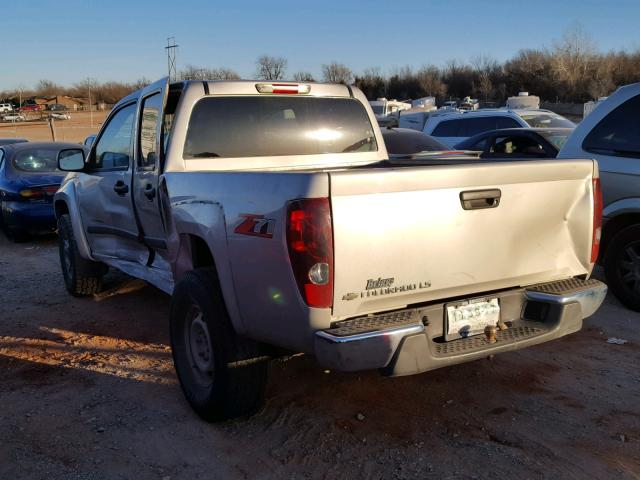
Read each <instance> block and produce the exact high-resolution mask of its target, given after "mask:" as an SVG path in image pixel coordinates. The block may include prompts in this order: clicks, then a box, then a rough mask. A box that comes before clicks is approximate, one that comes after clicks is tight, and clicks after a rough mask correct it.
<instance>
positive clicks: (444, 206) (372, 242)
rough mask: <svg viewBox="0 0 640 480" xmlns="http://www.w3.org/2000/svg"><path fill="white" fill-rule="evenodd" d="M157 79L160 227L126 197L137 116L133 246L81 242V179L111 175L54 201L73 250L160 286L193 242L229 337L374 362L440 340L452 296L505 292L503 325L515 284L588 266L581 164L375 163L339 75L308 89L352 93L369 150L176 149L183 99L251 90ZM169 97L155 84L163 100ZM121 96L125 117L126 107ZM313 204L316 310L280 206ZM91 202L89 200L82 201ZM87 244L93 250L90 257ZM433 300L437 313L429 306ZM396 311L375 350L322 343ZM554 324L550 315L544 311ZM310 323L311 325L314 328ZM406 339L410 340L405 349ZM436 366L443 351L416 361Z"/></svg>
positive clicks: (89, 221)
mask: <svg viewBox="0 0 640 480" xmlns="http://www.w3.org/2000/svg"><path fill="white" fill-rule="evenodd" d="M166 88H168V87H166V86H163V84H162V83H158V84H154V85H152V86H150V87H148V88H147V89H145V90H144V91H143V92H140V93H137V94H134V95H133V96H131V97H128V98H127V99H125V100H123V101H122V102H121V104H120V105H124V104H127V102H129V103H131V102H134V103H135V102H143V101H144V98H145V95H151V94H153V93H154V92H164V94H165V95H166V90H165V89H166ZM170 88H173V89H175V91H177V92H178V94H179V98H178V99H177V101H176V103H175V105H173V107H171V113H170V116H171V119H170V122H169V121H167V120H166V119H165V123H166V124H170V125H171V129H170V131H168V132H165V133H164V135H159V136H158V139H157V141H156V149H157V150H156V151H158V152H160V153H161V155H160V156H159V160H158V163H157V164H156V165H157V168H156V170H148V171H151V172H152V173H148V175H147V176H153V175H155V176H156V177H157V178H155V179H154V181H153V183H152V185H154V186H155V185H157V189H154V191H153V192H152V193H153V195H148V196H147V198H148V201H149V202H150V203H149V204H145V207H146V208H145V212H146V213H145V215H146V216H147V218H148V216H149V215H150V214H153V212H154V211H155V212H157V217H156V218H153V220H154V224H155V225H156V227H155V229H156V230H157V225H162V228H163V229H164V232H163V235H161V236H160V237H158V235H157V234H155V235H154V237H153V238H150V237H148V236H147V235H145V221H146V220H145V218H144V217H143V218H140V216H139V215H138V214H136V213H135V212H139V210H140V209H139V207H138V206H137V203H138V204H139V203H140V202H146V201H147V200H145V197H144V196H143V195H142V194H140V195H138V194H139V193H144V192H139V191H136V190H135V189H139V188H143V187H142V184H141V183H137V181H136V180H135V178H136V174H137V172H138V169H139V168H140V167H139V165H140V159H139V155H140V149H139V148H138V143H137V142H139V135H138V134H139V132H138V129H139V128H141V127H140V125H141V123H140V122H138V121H137V120H136V122H135V123H134V125H135V126H134V133H133V141H134V145H132V148H131V151H132V152H133V153H132V159H131V163H130V165H129V168H128V169H126V170H123V171H122V172H120V173H118V174H117V175H120V176H121V177H122V178H123V179H124V183H125V184H126V185H128V186H130V188H131V189H133V190H134V194H135V195H133V199H132V200H131V202H132V204H131V205H132V207H131V211H132V212H134V213H131V214H126V213H122V212H120V213H119V214H120V215H124V217H123V218H120V219H119V222H121V223H122V224H127V226H128V227H129V228H131V232H130V233H131V234H130V235H129V236H128V238H127V239H126V241H127V242H134V243H135V247H133V248H131V249H130V250H129V251H128V252H125V253H124V254H123V253H122V252H119V250H118V248H120V247H118V248H115V246H116V245H118V246H122V245H124V244H125V242H120V241H114V240H113V238H110V237H109V236H108V235H109V234H111V233H113V232H111V233H110V231H109V229H108V228H107V229H102V230H100V229H95V228H93V233H92V234H91V235H94V238H93V239H92V240H90V241H89V240H87V235H88V233H89V232H91V231H92V230H91V225H93V224H95V223H96V221H97V220H98V219H96V218H91V213H90V211H91V210H92V208H93V209H94V210H95V209H96V208H97V206H96V204H97V203H99V202H103V203H104V202H106V203H108V202H109V200H108V198H103V199H96V198H88V197H87V198H84V197H83V195H82V191H83V185H85V184H91V183H92V182H96V181H105V178H106V179H108V178H109V176H110V175H111V176H113V175H115V174H96V173H95V172H89V171H87V172H79V173H73V174H69V176H68V177H67V180H66V183H65V184H64V185H63V187H62V188H61V190H60V191H59V192H58V194H57V195H56V203H58V202H60V205H65V204H66V205H68V211H70V212H71V218H72V221H73V224H74V233H75V234H76V238H79V239H80V242H79V243H80V253H81V255H82V256H84V257H86V258H91V259H95V260H100V261H102V262H104V263H106V264H108V265H110V266H112V267H115V268H118V269H120V270H123V271H125V272H126V273H129V274H130V275H133V276H136V277H139V278H143V279H145V280H147V281H149V282H150V283H152V284H154V285H155V286H157V287H158V288H160V289H162V290H163V291H165V292H167V293H169V294H170V293H171V292H172V291H173V289H174V286H175V284H176V282H178V281H180V279H181V277H182V276H183V275H184V274H185V273H187V272H188V271H190V270H192V269H194V268H196V267H198V262H199V260H198V258H197V255H196V253H197V252H196V250H197V249H199V248H202V245H204V246H205V247H206V251H207V252H208V253H209V254H210V256H211V259H212V261H213V266H215V269H216V272H217V275H218V278H219V280H220V287H221V290H222V295H223V298H224V301H225V305H226V307H227V310H228V312H229V316H230V318H231V321H232V323H233V327H234V329H235V330H236V332H237V333H238V334H240V335H243V336H246V337H249V338H251V339H253V340H257V341H260V342H264V343H267V344H271V345H276V346H279V347H283V348H286V349H289V350H293V351H302V352H307V353H312V354H314V353H315V354H318V353H321V355H320V360H321V362H323V364H325V365H331V366H335V368H340V369H345V370H349V369H352V368H349V365H351V366H352V367H355V366H358V365H364V366H369V367H370V366H371V365H375V368H382V367H384V366H385V365H387V364H388V363H389V362H390V361H391V360H389V359H391V358H395V357H394V355H395V354H396V350H397V351H398V352H400V349H401V348H402V345H403V344H404V343H403V341H404V338H405V336H407V335H416V334H420V335H426V334H428V335H429V337H428V338H427V339H426V340H425V341H427V342H432V341H436V340H435V339H437V338H439V336H442V334H443V321H444V320H443V318H442V315H443V313H442V312H444V311H446V308H445V307H444V306H442V305H445V303H446V302H448V301H450V300H451V299H460V298H465V297H474V296H480V295H486V294H487V292H489V293H490V292H497V291H499V292H503V293H501V294H500V295H502V297H504V298H505V299H512V298H516V300H508V301H509V302H512V303H513V305H512V307H510V310H508V311H511V312H516V313H513V319H511V320H514V321H516V320H517V318H516V316H518V315H519V313H517V312H520V311H523V310H524V306H525V304H526V302H527V297H526V296H525V294H524V293H523V292H524V290H523V289H525V288H527V287H529V286H531V285H536V284H541V283H544V282H552V281H556V280H565V279H572V278H576V277H579V278H582V279H584V278H587V277H588V276H589V275H590V273H591V269H592V267H593V265H592V264H591V263H590V253H591V242H592V230H593V223H592V222H593V187H592V180H593V178H594V176H597V174H598V172H597V165H596V164H595V162H593V161H591V160H576V161H573V160H571V161H569V160H568V161H526V162H525V161H522V162H519V161H514V162H509V163H507V162H500V163H495V164H490V163H480V162H478V161H474V162H471V163H469V162H464V161H458V160H456V159H450V160H448V161H444V162H440V163H441V164H439V165H431V164H430V165H420V164H419V162H416V163H415V164H410V163H409V164H407V163H406V162H405V163H404V164H403V165H400V164H393V163H386V161H387V158H388V156H387V152H386V149H385V147H384V142H383V140H382V136H381V134H380V130H379V127H378V126H377V123H376V121H375V116H374V115H373V112H372V111H371V109H370V107H369V105H368V102H367V101H366V98H365V97H364V95H363V94H362V93H361V92H360V91H358V90H357V89H354V88H350V87H345V86H344V85H315V84H312V85H311V94H310V95H317V96H319V97H325V96H326V97H332V98H349V99H352V100H353V99H355V100H357V101H359V102H361V103H362V106H363V108H364V109H365V110H366V112H367V115H368V117H369V119H370V122H371V128H372V132H373V135H374V136H375V139H376V141H377V148H376V149H375V150H371V151H366V152H352V153H338V154H313V155H298V156H270V157H248V158H218V157H215V156H213V155H212V156H210V157H207V158H185V157H184V155H183V153H184V145H185V142H187V130H188V126H189V120H190V117H191V114H192V111H193V109H194V106H195V105H196V104H197V103H198V102H199V101H200V100H202V99H203V98H206V97H211V96H215V95H221V96H228V95H256V87H255V82H204V83H203V82H190V83H185V84H181V85H177V86H176V85H174V86H171V87H170ZM171 95H172V90H171V89H170V90H169V94H168V98H169V99H171ZM136 104H137V109H138V110H137V111H138V114H137V115H141V113H140V111H141V107H140V105H139V104H138V103H136ZM118 108H119V106H118V105H117V106H116V107H115V108H114V112H117V111H118ZM165 108H168V107H166V106H165ZM112 115H114V114H112ZM167 115H168V114H167ZM109 120H110V119H107V121H106V122H105V127H103V131H104V128H108V124H109ZM100 135H102V131H101V134H99V135H98V137H97V139H96V141H95V142H94V144H93V146H92V155H93V154H95V150H96V145H98V146H99V145H100V142H101V138H100ZM163 142H164V143H163ZM90 158H91V157H90ZM476 160H477V159H476ZM153 172H155V174H153ZM96 175H98V176H100V178H98V179H96V178H95V177H96ZM139 177H140V178H143V180H144V178H146V177H145V176H144V175H140V176H139ZM154 188H155V187H154ZM317 198H326V199H328V201H329V205H330V212H331V227H332V232H333V245H332V246H333V251H334V257H333V264H332V265H330V268H331V269H332V273H333V302H332V307H330V308H311V307H309V306H308V305H307V304H306V303H305V300H304V299H303V298H302V296H301V292H300V290H299V288H298V285H297V284H296V278H295V275H294V272H293V271H292V265H291V261H290V252H289V250H288V243H287V231H286V228H287V221H288V219H287V208H288V206H289V204H290V202H292V201H294V200H297V199H317ZM119 200H122V199H119ZM483 202H484V203H483ZM92 203H93V204H94V207H92V208H88V207H87V206H88V205H90V204H92ZM83 204H84V205H83ZM78 205H80V207H78ZM84 207H87V208H86V209H84ZM105 210H106V211H108V210H109V207H108V206H107V208H105ZM57 211H58V209H57ZM63 211H64V209H62V208H61V209H60V212H63ZM150 212H151V213H150ZM96 231H97V232H98V233H97V234H96V233H95V232H96ZM101 232H102V233H101ZM104 232H106V233H104ZM115 233H116V234H117V231H116V232H115ZM102 235H103V236H102ZM109 245H114V248H112V249H110V247H109ZM95 246H100V249H101V252H100V253H97V252H96V251H95V250H94V247H95ZM594 288H595V287H594ZM598 288H599V287H598ZM596 290H597V289H596ZM504 292H516V293H513V294H506V293H504ZM601 293H602V291H601V290H598V291H597V295H596V294H595V293H594V295H595V297H594V298H596V300H597V299H598V298H600V297H599V295H600V294H601ZM567 298H569V297H567ZM571 298H573V297H571ZM505 302H507V300H505ZM518 302H519V303H518ZM594 303H597V301H594ZM435 304H438V305H440V307H438V308H434V307H433V306H432V305H435ZM430 305H431V307H429V306H430ZM505 305H506V303H505ZM416 306H418V307H416ZM416 308H417V309H416ZM421 308H422V309H424V311H425V312H429V315H431V316H433V315H434V313H433V312H436V313H435V315H436V316H437V315H440V317H441V318H439V319H437V320H436V326H431V327H429V328H426V327H425V326H424V325H423V324H421V323H420V322H423V320H420V319H421V318H422V317H421V316H420V315H419V312H420V311H422V310H420V309H421ZM401 310H402V311H405V310H406V311H407V312H408V313H406V314H403V315H404V316H401V317H402V318H406V319H408V320H407V321H410V322H411V325H410V328H409V327H407V325H400V327H401V328H400V329H399V330H398V331H399V332H401V333H402V335H400V336H398V335H397V334H395V333H394V337H393V338H394V340H393V341H390V338H391V337H388V338H387V337H386V336H385V335H387V333H386V332H387V330H385V329H383V330H379V333H380V332H381V333H380V335H378V336H377V337H376V339H375V344H376V345H377V346H378V347H376V348H378V350H380V349H381V350H382V351H384V354H383V357H384V359H383V358H382V357H380V358H377V357H376V358H368V359H367V361H363V362H360V361H359V360H362V359H363V358H365V357H367V356H369V357H370V356H371V355H374V353H372V352H375V351H376V348H374V347H373V346H372V345H373V344H372V343H368V341H367V339H368V338H369V337H367V335H369V333H366V334H365V337H362V335H363V334H361V333H358V335H359V336H357V338H354V340H357V345H358V347H357V350H356V352H357V353H355V354H354V353H353V352H354V350H347V351H345V350H342V346H344V345H346V341H344V339H342V340H340V341H337V340H335V339H336V338H338V337H337V336H335V335H333V334H331V333H330V332H331V330H332V328H334V327H335V326H336V325H340V324H341V322H345V321H350V320H353V319H356V320H357V319H359V318H360V317H362V318H367V317H368V316H375V315H384V314H386V313H387V312H391V314H393V312H396V311H401ZM574 310H575V309H574ZM572 311H573V310H572ZM576 312H577V313H576ZM580 312H581V311H580V309H578V310H576V311H575V312H574V313H575V315H573V317H572V320H571V322H572V323H571V328H567V329H565V328H564V327H562V328H560V327H558V328H556V330H554V333H552V334H548V333H547V334H545V335H546V336H544V337H541V338H544V339H551V338H557V337H558V336H560V335H562V334H566V333H569V332H570V331H575V330H576V329H578V328H579V327H580V325H581V320H582V316H581V313H580ZM372 318H373V317H372ZM385 318H386V317H385ZM518 318H519V317H518ZM561 318H564V317H563V316H562V315H560V314H558V315H556V316H555V317H554V319H556V320H557V319H561ZM511 320H510V321H511ZM556 320H554V321H556ZM384 321H385V322H386V321H387V320H384ZM394 321H396V322H397V320H394ZM416 322H417V323H416ZM557 322H560V320H557ZM360 323H362V322H360ZM560 324H561V323H558V324H557V325H560ZM420 325H423V326H422V327H421V326H420ZM432 325H434V324H432ZM557 325H556V327H557ZM376 328H377V327H376ZM385 328H387V327H385ZM554 328H555V327H554ZM322 332H325V334H324V336H321V337H322V338H320V337H319V336H318V335H319V334H320V333H322ZM394 332H395V330H394ZM539 340H540V339H539ZM438 341H439V340H438ZM540 341H541V340H540ZM327 342H328V343H327ZM421 342H422V340H420V341H419V342H416V341H414V343H415V344H416V345H417V344H420V343H421ZM334 344H335V345H339V347H338V348H334V346H335V345H334ZM351 345H355V343H352V344H351ZM391 346H393V348H391ZM503 350H504V348H503ZM487 351H490V349H489V350H487ZM353 355H356V357H357V358H356V357H354V356H353ZM398 355H399V354H398ZM406 355H408V354H407V353H406V352H405V357H406ZM476 356H477V355H476ZM476 356H473V357H468V359H471V358H475V357H476ZM405 357H402V358H405ZM398 358H399V357H398ZM406 358H413V357H412V356H411V355H409V357H406ZM410 361H411V360H410ZM410 361H409V362H410ZM460 361H464V358H463V357H460ZM381 362H386V363H384V364H382V363H381ZM403 362H404V360H403ZM401 363H402V362H401ZM423 363H424V362H423ZM451 363H455V361H446V362H444V361H443V362H440V363H438V362H436V363H433V362H431V363H430V365H432V364H433V365H436V364H437V365H445V364H451ZM402 365H403V366H402V368H400V367H397V368H396V369H395V372H396V373H394V374H404V373H401V372H408V371H411V368H412V367H406V365H405V363H402ZM369 367H367V368H369ZM362 368H365V367H362ZM371 368H373V367H371ZM394 368H395V367H394ZM416 368H418V367H416ZM407 369H408V370H407ZM419 370H420V368H418V370H416V371H419ZM398 372H400V373H398ZM413 373H415V372H413Z"/></svg>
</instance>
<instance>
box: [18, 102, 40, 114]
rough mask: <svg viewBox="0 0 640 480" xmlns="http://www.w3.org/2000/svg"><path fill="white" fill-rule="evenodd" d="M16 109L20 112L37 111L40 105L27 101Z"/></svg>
mask: <svg viewBox="0 0 640 480" xmlns="http://www.w3.org/2000/svg"><path fill="white" fill-rule="evenodd" d="M18 110H19V111H20V112H39V111H40V110H42V106H41V105H37V104H35V103H28V104H26V105H22V106H21V107H20V108H19V109H18Z"/></svg>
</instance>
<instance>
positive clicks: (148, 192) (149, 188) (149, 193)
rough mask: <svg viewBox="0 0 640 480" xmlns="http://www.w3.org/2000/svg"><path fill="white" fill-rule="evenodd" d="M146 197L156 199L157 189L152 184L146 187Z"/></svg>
mask: <svg viewBox="0 0 640 480" xmlns="http://www.w3.org/2000/svg"><path fill="white" fill-rule="evenodd" d="M144 196H145V197H147V198H148V199H149V200H153V199H154V198H155V197H156V189H155V188H153V185H152V184H150V183H147V185H146V186H145V187H144Z"/></svg>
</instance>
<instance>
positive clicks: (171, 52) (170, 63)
mask: <svg viewBox="0 0 640 480" xmlns="http://www.w3.org/2000/svg"><path fill="white" fill-rule="evenodd" d="M164 48H165V50H166V51H167V69H168V73H169V81H170V82H174V81H175V80H176V50H177V49H178V45H176V37H168V38H167V46H166V47H164Z"/></svg>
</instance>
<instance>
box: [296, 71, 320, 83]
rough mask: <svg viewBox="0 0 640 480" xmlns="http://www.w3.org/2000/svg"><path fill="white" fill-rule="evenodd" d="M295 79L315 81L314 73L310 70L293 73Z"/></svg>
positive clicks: (297, 80) (298, 80)
mask: <svg viewBox="0 0 640 480" xmlns="http://www.w3.org/2000/svg"><path fill="white" fill-rule="evenodd" d="M293 79H294V80H295V81H296V82H315V80H314V78H313V75H311V74H310V73H309V72H296V73H294V74H293Z"/></svg>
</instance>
